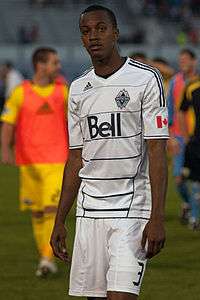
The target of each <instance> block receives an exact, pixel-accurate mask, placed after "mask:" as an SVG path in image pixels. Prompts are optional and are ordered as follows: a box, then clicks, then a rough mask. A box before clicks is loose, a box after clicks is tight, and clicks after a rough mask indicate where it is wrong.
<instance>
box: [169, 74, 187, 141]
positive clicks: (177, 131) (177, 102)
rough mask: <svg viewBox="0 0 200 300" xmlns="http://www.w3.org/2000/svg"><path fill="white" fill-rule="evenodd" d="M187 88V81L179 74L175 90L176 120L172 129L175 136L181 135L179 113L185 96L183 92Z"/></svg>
mask: <svg viewBox="0 0 200 300" xmlns="http://www.w3.org/2000/svg"><path fill="white" fill-rule="evenodd" d="M184 87H185V80H184V78H183V75H182V74H181V73H178V74H177V75H176V76H175V79H174V90H173V98H174V119H173V125H172V127H171V131H172V132H173V134H174V135H181V131H180V125H179V121H178V119H177V112H178V110H179V107H180V104H181V103H180V102H181V98H182V94H183V90H184Z"/></svg>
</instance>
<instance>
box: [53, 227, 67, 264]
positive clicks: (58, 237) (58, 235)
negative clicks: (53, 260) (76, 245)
mask: <svg viewBox="0 0 200 300" xmlns="http://www.w3.org/2000/svg"><path fill="white" fill-rule="evenodd" d="M66 236H67V232H66V229H65V226H64V224H62V223H61V224H55V225H54V228H53V232H52V235H51V239H50V245H51V247H52V250H53V253H54V255H55V256H56V257H58V258H59V259H61V260H62V261H64V262H70V261H71V259H70V257H69V255H68V253H67V249H66V243H65V239H66Z"/></svg>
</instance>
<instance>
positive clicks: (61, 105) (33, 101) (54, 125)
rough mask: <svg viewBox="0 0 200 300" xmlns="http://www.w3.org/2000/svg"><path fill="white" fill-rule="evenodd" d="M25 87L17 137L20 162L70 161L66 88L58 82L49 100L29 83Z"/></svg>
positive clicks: (17, 160)
mask: <svg viewBox="0 0 200 300" xmlns="http://www.w3.org/2000/svg"><path fill="white" fill-rule="evenodd" d="M22 86H23V90H24V101H23V103H22V107H21V109H20V112H19V116H18V120H17V127H16V134H15V139H16V143H15V145H16V146H15V154H16V163H17V164H18V165H24V164H36V163H42V164H43V163H64V162H65V161H66V160H67V158H68V133H67V122H66V119H65V99H64V85H62V84H56V83H55V86H54V90H53V92H52V93H51V94H50V95H49V96H48V97H42V96H40V95H39V94H37V93H36V92H35V91H34V90H33V88H32V86H31V83H30V82H29V81H24V82H23V84H22Z"/></svg>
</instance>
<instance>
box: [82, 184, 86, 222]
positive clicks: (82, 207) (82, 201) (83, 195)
mask: <svg viewBox="0 0 200 300" xmlns="http://www.w3.org/2000/svg"><path fill="white" fill-rule="evenodd" d="M84 187H85V185H84V186H83V188H82V191H81V193H82V196H83V200H82V203H81V206H82V209H83V216H84V215H85V208H84V206H83V203H84V200H85V195H84V193H83V189H84Z"/></svg>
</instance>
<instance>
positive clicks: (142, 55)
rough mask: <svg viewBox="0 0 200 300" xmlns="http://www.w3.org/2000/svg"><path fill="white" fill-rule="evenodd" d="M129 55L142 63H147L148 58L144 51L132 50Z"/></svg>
mask: <svg viewBox="0 0 200 300" xmlns="http://www.w3.org/2000/svg"><path fill="white" fill-rule="evenodd" d="M129 57H130V58H132V59H134V60H137V61H140V62H142V63H144V64H148V58H147V56H146V54H145V53H144V52H132V53H131V54H130V55H129Z"/></svg>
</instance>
